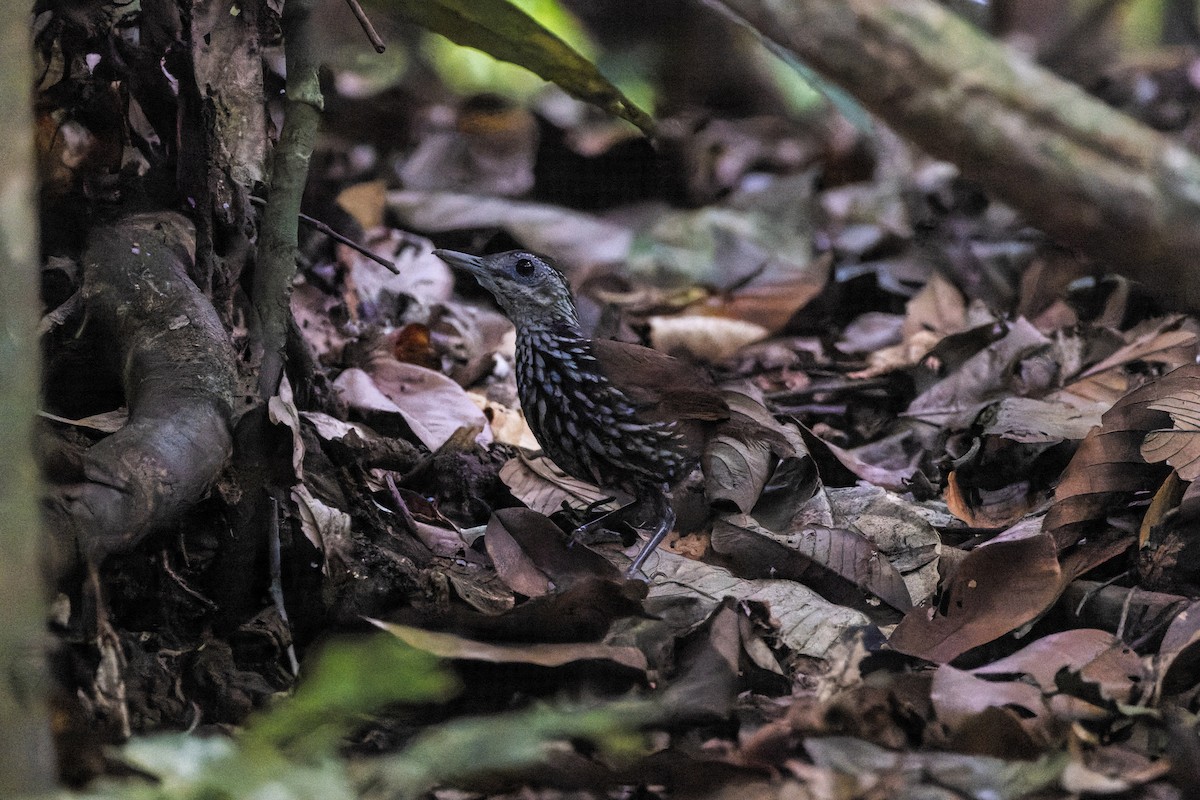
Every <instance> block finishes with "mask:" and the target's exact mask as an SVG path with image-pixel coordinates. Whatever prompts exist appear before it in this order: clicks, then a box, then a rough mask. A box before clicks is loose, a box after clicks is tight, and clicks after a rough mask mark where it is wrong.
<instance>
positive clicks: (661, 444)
mask: <svg viewBox="0 0 1200 800" xmlns="http://www.w3.org/2000/svg"><path fill="white" fill-rule="evenodd" d="M433 252H434V255H436V256H437V257H438V258H440V259H441V260H443V261H445V262H446V263H447V264H449V265H450V266H451V267H454V268H455V269H458V270H461V271H462V272H465V273H467V274H470V275H472V276H474V278H475V280H476V281H477V282H478V283H479V284H480V285H481V286H482V287H483V288H484V289H486V290H487V291H488V292H490V293H491V295H492V296H493V297H494V298H495V300H496V303H497V305H499V306H500V309H501V311H503V313H504V315H505V316H506V317H508V319H509V320H510V321H511V322H512V323H513V325H514V326H515V327H516V329H517V344H516V369H515V373H516V381H517V396H518V398H519V400H520V402H521V408H522V410H523V411H524V413H525V418H526V420H527V421H528V423H529V427H530V429H531V430H532V431H533V435H534V437H535V438H536V439H537V441H538V444H540V445H541V447H542V450H543V452H544V453H545V454H546V455H547V456H549V458H550V460H552V461H553V462H554V463H555V464H556V465H558V467H559V468H561V469H562V470H563V472H565V473H567V474H568V475H570V476H572V477H574V478H577V479H579V480H583V481H587V482H590V483H593V484H595V485H597V486H599V487H601V488H604V489H619V490H623V491H625V492H627V493H629V494H630V495H632V496H633V498H634V501H633V502H632V503H630V504H628V505H626V506H623V507H621V508H619V509H617V510H616V511H613V512H611V513H610V514H608V515H607V516H605V517H602V518H600V519H597V520H593V521H591V522H588V523H585V524H584V525H582V526H580V527H579V528H577V529H576V531H575V534H576V536H577V537H578V536H579V535H583V534H588V533H594V532H595V531H597V530H600V529H602V528H610V527H611V526H613V525H615V524H617V523H618V522H629V523H630V524H635V520H637V521H639V522H641V523H643V524H645V523H647V522H648V523H649V525H648V526H647V527H648V528H649V529H650V537H649V539H648V540H647V541H646V542H645V543H644V544H643V545H642V547H641V549H640V550H639V551H638V554H637V555H636V556H635V558H634V559H633V562H632V563H631V564H630V566H629V569H628V570H627V572H626V575H627V577H630V578H634V577H637V576H638V575H639V574H640V572H641V569H642V566H643V565H644V563H645V561H646V559H647V558H648V557H649V556H650V554H651V553H652V552H654V550H655V549H656V548H657V547H658V545H659V543H661V542H662V540H663V539H664V538H665V537H666V536H667V534H668V533H669V532H670V531H671V530H672V528H673V527H674V524H675V511H674V509H673V508H672V506H671V502H670V492H671V489H672V487H674V486H676V485H677V484H678V483H679V482H681V481H682V480H684V479H685V478H686V477H687V476H688V475H689V474H691V472H692V470H693V469H694V468H695V467H696V466H697V465H698V463H699V461H700V456H701V449H702V447H703V442H704V440H705V437H706V435H707V434H708V432H709V431H710V429H711V427H712V426H713V425H715V424H717V423H719V422H720V421H722V420H725V419H728V418H729V416H730V409H729V406H728V404H727V402H726V401H725V399H724V398H723V397H722V394H721V392H720V390H719V389H718V388H717V387H716V385H715V384H714V383H713V381H712V378H711V377H710V376H709V375H708V373H707V372H705V371H704V370H702V369H700V368H698V367H696V366H694V365H692V364H689V363H687V362H684V361H681V360H679V359H676V358H674V357H672V356H670V355H667V354H666V353H663V352H660V351H658V350H654V349H653V348H649V347H642V346H640V345H636V344H631V343H628V342H619V341H614V340H609V339H591V338H589V337H588V336H587V335H585V333H584V331H583V329H582V328H581V327H580V323H579V314H578V312H577V310H576V306H575V300H574V297H573V295H572V293H571V286H570V283H569V282H568V281H567V278H566V276H565V275H564V274H563V273H562V271H560V270H559V269H558V267H557V266H555V264H554V262H553V261H552V260H551V259H550V258H548V257H545V256H540V255H537V254H536V253H531V252H527V251H524V250H510V251H507V252H503V253H495V254H492V255H486V256H474V255H470V254H467V253H461V252H457V251H454V250H444V249H439V250H434V251H433Z"/></svg>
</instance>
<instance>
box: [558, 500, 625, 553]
mask: <svg viewBox="0 0 1200 800" xmlns="http://www.w3.org/2000/svg"><path fill="white" fill-rule="evenodd" d="M641 508H642V501H641V500H640V499H638V500H634V501H633V502H632V503H626V504H625V505H623V506H621V507H620V508H617V509H613V510H612V511H610V512H608V513H607V514H604V515H602V516H599V517H596V518H595V519H593V520H589V521H588V522H585V523H583V524H582V525H580V526H579V527H578V528H576V529H575V530H574V531H573V532H572V533H571V541H572V542H587V541H589V540H591V538H592V537H594V536H595V535H596V534H597V533H599V532H600V531H602V530H612V529H613V528H615V527H616V526H617V525H620V524H621V523H622V522H628V521H629V519H630V517H632V516H633V515H634V514H635V513H636V512H638V511H640V510H641Z"/></svg>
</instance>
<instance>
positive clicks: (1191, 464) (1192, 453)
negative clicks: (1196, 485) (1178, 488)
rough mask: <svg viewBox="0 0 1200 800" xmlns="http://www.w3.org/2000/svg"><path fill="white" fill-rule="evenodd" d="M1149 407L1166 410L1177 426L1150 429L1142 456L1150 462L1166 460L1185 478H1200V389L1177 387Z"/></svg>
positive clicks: (1189, 479)
mask: <svg viewBox="0 0 1200 800" xmlns="http://www.w3.org/2000/svg"><path fill="white" fill-rule="evenodd" d="M1147 408H1150V409H1153V410H1155V411H1166V412H1167V413H1168V414H1170V415H1171V421H1172V422H1174V423H1175V427H1174V428H1172V429H1171V430H1156V431H1151V432H1150V433H1148V434H1147V435H1146V440H1145V441H1144V442H1143V443H1142V457H1143V458H1145V459H1146V460H1147V461H1149V462H1151V463H1155V462H1160V461H1165V462H1167V463H1168V464H1170V465H1171V466H1172V467H1174V468H1175V469H1176V470H1177V471H1178V472H1179V477H1181V478H1183V479H1184V480H1185V481H1194V480H1196V479H1197V478H1200V390H1197V389H1178V390H1175V391H1173V392H1172V393H1171V394H1170V395H1168V396H1167V397H1164V398H1162V399H1161V400H1156V401H1154V402H1152V403H1150V404H1149V405H1148V406H1147Z"/></svg>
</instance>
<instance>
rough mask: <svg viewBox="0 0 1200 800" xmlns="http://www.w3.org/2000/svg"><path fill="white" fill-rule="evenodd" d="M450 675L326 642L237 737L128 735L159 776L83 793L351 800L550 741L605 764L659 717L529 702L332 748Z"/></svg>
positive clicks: (141, 798) (384, 651)
mask: <svg viewBox="0 0 1200 800" xmlns="http://www.w3.org/2000/svg"><path fill="white" fill-rule="evenodd" d="M455 688H456V687H455V682H454V679H453V678H452V677H451V676H450V675H449V673H447V672H446V671H445V670H444V669H442V668H441V667H440V665H439V664H438V662H437V660H436V659H435V658H434V657H433V656H431V655H429V654H427V653H424V652H422V651H419V650H415V649H413V648H411V647H409V646H407V645H405V644H403V643H402V642H400V641H399V640H397V639H396V638H395V637H394V636H387V635H380V636H375V637H371V638H369V639H363V640H358V641H349V642H338V643H336V644H333V645H330V646H329V647H328V648H326V650H325V651H324V652H322V653H321V655H320V657H319V658H318V659H317V660H316V661H315V663H313V664H312V665H311V666H310V667H309V668H308V670H307V671H306V674H305V676H304V679H303V680H302V682H301V684H300V687H299V688H298V689H297V690H296V693H295V695H294V696H293V697H291V698H289V699H286V700H283V701H282V702H280V703H279V704H278V705H277V706H275V707H274V708H272V709H271V710H269V711H266V712H264V713H263V714H261V715H259V716H257V717H255V718H254V719H252V720H251V722H250V724H249V725H248V726H247V728H246V730H245V731H243V732H242V733H241V735H239V736H237V737H235V738H232V739H229V738H225V737H221V736H214V737H211V738H201V737H197V736H193V735H189V734H182V733H180V734H168V735H160V736H152V737H144V738H139V739H134V740H133V741H131V742H129V743H128V744H127V745H125V747H124V748H122V751H121V756H122V758H123V759H124V760H125V761H126V762H128V763H129V764H131V765H132V766H134V767H136V768H137V769H138V770H140V771H141V772H143V773H145V774H147V775H150V776H153V777H154V778H155V779H156V780H157V782H152V781H146V780H144V779H140V778H138V779H131V780H120V781H118V780H114V779H108V780H105V781H103V782H101V783H99V784H98V785H97V786H95V787H94V788H92V789H91V790H90V791H88V792H87V793H86V794H84V795H64V797H77V798H78V797H83V798H89V799H90V800H243V798H245V799H247V800H248V799H249V798H268V797H269V798H271V800H353V798H357V797H360V796H362V792H363V790H364V787H366V786H370V787H371V788H372V789H373V790H374V791H375V792H376V793H379V794H382V795H383V796H388V797H414V796H416V795H418V794H420V793H422V792H424V791H426V790H428V789H429V788H431V787H433V786H435V785H438V784H454V783H461V782H464V781H469V780H470V779H472V778H474V777H478V776H481V775H489V776H495V775H504V774H511V775H516V774H518V773H520V772H521V771H523V770H524V771H526V772H528V771H530V770H536V769H537V767H538V765H540V764H543V763H544V762H545V759H546V757H547V755H548V754H549V753H551V752H552V750H553V749H554V748H555V747H561V746H563V743H564V742H566V741H568V740H578V739H585V740H588V741H590V742H591V743H592V744H593V745H594V746H595V748H596V749H597V751H598V752H599V753H600V754H602V755H603V756H604V757H605V758H607V759H608V760H609V762H610V763H614V764H617V765H619V764H623V763H628V762H630V761H632V760H633V759H636V758H639V757H641V756H642V755H644V754H645V752H646V751H647V745H646V742H645V740H644V737H643V735H642V734H641V733H639V732H638V730H639V728H640V727H642V726H644V725H648V724H651V723H653V722H654V721H655V720H656V719H659V718H660V717H661V716H662V713H663V712H662V710H661V709H660V707H659V706H658V705H657V704H654V703H649V702H638V701H627V702H622V703H612V704H607V705H603V706H600V707H597V708H586V709H581V708H567V709H555V708H548V707H542V708H535V709H531V710H528V711H523V712H518V713H513V714H506V715H497V716H493V717H479V718H470V719H463V720H457V721H455V722H450V723H447V724H444V725H441V726H437V727H434V728H431V729H429V730H427V731H426V732H425V733H423V734H421V735H420V736H418V737H417V739H416V740H415V741H414V742H413V743H412V744H411V745H410V746H409V747H407V748H406V749H405V750H403V751H401V752H400V753H398V754H396V755H393V756H388V757H384V758H379V759H372V760H368V761H360V762H353V761H351V760H348V759H346V758H344V757H341V756H340V755H339V753H338V746H339V744H340V743H341V741H342V737H343V736H345V735H346V734H347V733H348V732H349V731H350V730H351V729H352V728H353V727H354V726H356V725H358V724H360V723H361V722H362V721H363V720H364V719H365V718H366V715H367V714H369V713H371V712H375V711H379V710H380V709H382V708H384V707H386V706H389V705H392V704H395V703H414V702H434V701H439V700H444V699H446V698H447V697H449V696H450V695H452V694H453V693H454V691H455Z"/></svg>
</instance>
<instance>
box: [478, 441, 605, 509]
mask: <svg viewBox="0 0 1200 800" xmlns="http://www.w3.org/2000/svg"><path fill="white" fill-rule="evenodd" d="M500 480H502V481H504V485H505V486H507V487H508V490H509V491H510V492H512V493H513V497H515V498H517V499H518V500H520V501H521V502H522V503H524V504H525V505H527V506H529V508H531V509H533V510H534V511H537V512H540V513H542V514H553V513H554V512H555V511H559V510H561V509H562V506H563V503H566V504H567V505H568V506H569V507H571V508H576V509H581V508H588V507H593V508H595V509H596V510H598V511H608V510H612V509H614V508H616V504H615V503H611V502H605V503H601V502H600V501H602V500H605V499H607V498H611V497H612V494H611V493H609V492H606V491H604V490H603V489H600V488H599V487H597V486H595V485H594V484H591V483H585V482H584V481H581V480H579V479H578V478H572V477H571V476H570V475H568V474H567V473H565V472H563V471H562V470H561V469H559V468H558V465H556V464H555V463H554V462H553V461H551V460H550V459H548V458H546V457H545V456H535V457H532V458H531V457H529V456H526V455H523V454H522V455H519V456H517V457H516V458H510V459H509V460H508V461H506V462H505V463H504V466H503V467H501V468H500ZM598 503H599V505H597V504H598Z"/></svg>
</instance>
